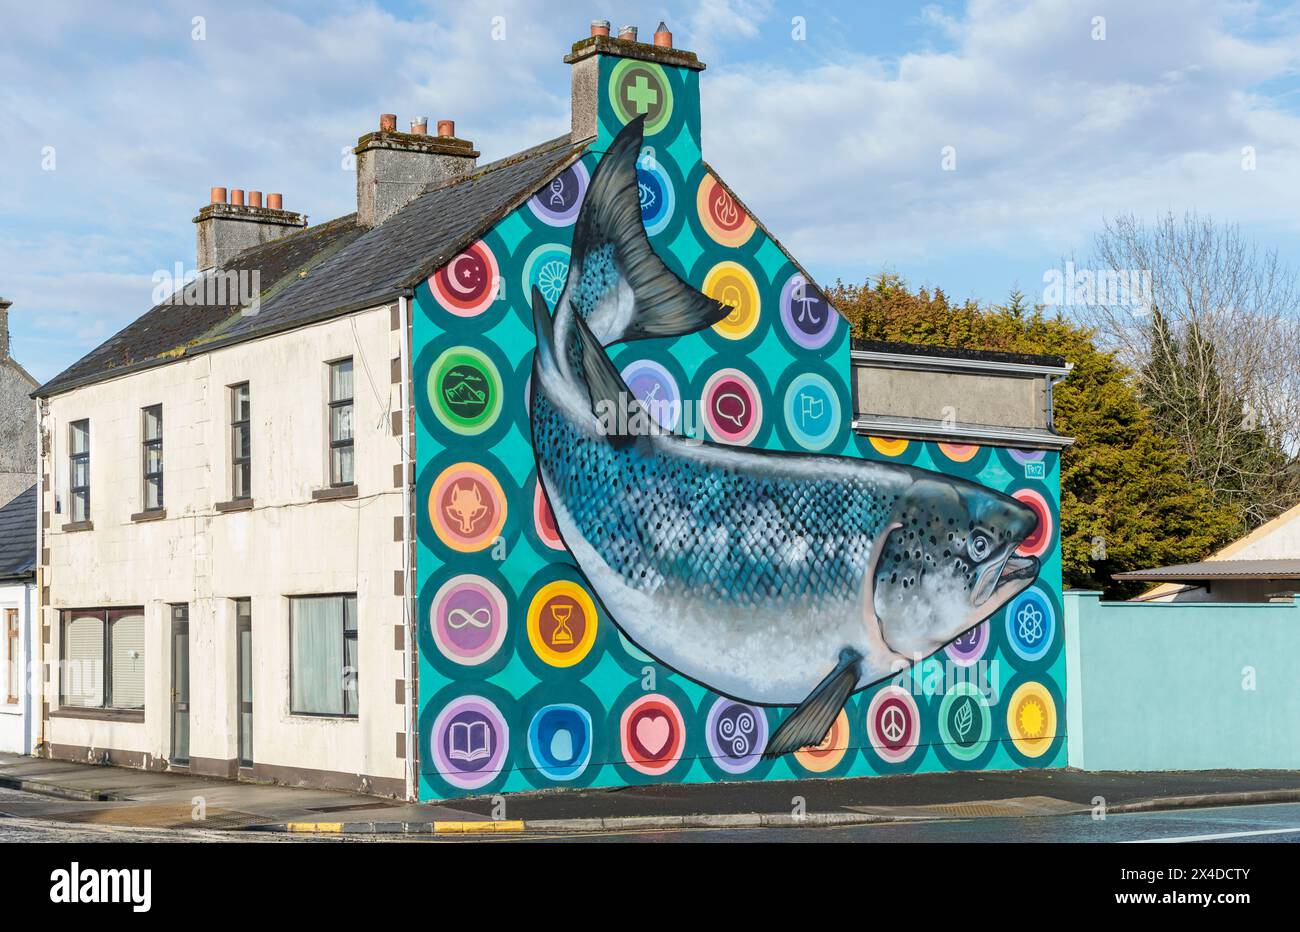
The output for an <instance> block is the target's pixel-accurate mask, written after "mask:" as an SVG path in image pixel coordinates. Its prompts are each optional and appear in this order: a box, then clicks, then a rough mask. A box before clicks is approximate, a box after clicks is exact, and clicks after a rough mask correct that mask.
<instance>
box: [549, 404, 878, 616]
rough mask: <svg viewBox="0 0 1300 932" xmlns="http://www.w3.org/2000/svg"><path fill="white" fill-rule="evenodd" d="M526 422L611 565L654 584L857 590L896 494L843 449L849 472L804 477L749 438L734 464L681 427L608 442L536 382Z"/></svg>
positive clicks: (716, 590)
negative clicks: (702, 448)
mask: <svg viewBox="0 0 1300 932" xmlns="http://www.w3.org/2000/svg"><path fill="white" fill-rule="evenodd" d="M532 423H533V439H534V448H535V450H536V452H537V459H538V463H539V464H540V465H541V468H542V469H543V470H544V471H545V472H546V474H547V475H548V476H549V477H550V479H551V481H552V482H553V483H554V487H555V490H556V494H557V496H558V499H559V501H558V503H557V504H560V505H562V506H563V508H564V510H565V511H566V512H568V513H569V514H570V515H571V516H572V519H573V521H574V522H575V524H576V525H577V529H578V533H580V534H581V535H582V537H583V539H584V540H586V541H588V542H589V543H590V544H592V546H593V547H595V549H596V550H597V552H598V553H599V555H600V556H601V558H602V559H603V560H604V561H605V563H606V564H607V565H608V566H609V567H610V568H611V569H613V570H614V571H615V572H617V573H619V574H620V575H622V576H623V578H624V579H626V580H628V581H629V582H630V583H631V584H632V585H633V586H634V587H636V588H637V589H641V590H644V591H646V592H649V593H655V592H659V591H661V590H663V589H664V588H665V587H669V588H671V587H681V590H682V591H688V592H692V593H696V594H698V593H700V592H705V593H708V595H709V597H710V598H712V599H714V600H717V601H718V602H722V603H726V604H734V603H737V602H738V603H740V604H748V605H757V604H761V603H767V602H770V601H772V600H777V601H796V600H797V601H806V600H807V599H808V598H809V597H812V598H813V599H814V600H816V599H819V598H821V597H822V596H829V595H836V596H837V597H838V596H839V595H841V594H843V593H846V592H857V591H859V590H860V589H861V587H862V583H863V575H864V573H865V572H866V569H867V567H868V563H869V557H870V549H871V542H872V540H873V538H874V536H875V534H876V533H877V532H878V531H879V530H880V528H881V527H883V526H884V524H885V522H886V521H887V520H888V518H889V515H890V512H891V509H892V507H893V505H894V503H895V502H896V501H897V498H898V495H897V493H896V492H894V493H891V492H889V491H888V490H883V489H880V488H876V487H873V486H872V484H871V482H870V480H869V478H868V475H869V472H870V469H871V465H870V464H868V463H863V462H853V461H846V462H853V465H854V466H855V467H856V468H857V470H858V471H859V476H858V477H856V478H850V479H847V480H846V479H844V478H840V477H837V478H835V479H831V478H824V479H809V478H807V477H806V476H796V475H790V474H787V475H782V474H781V459H780V458H774V457H761V456H758V455H754V454H750V455H748V456H747V455H746V454H747V452H748V451H744V450H736V451H734V454H733V455H734V457H735V463H734V464H733V465H732V466H730V467H725V466H720V465H716V464H713V463H709V462H707V461H704V460H702V459H701V458H699V457H696V456H693V455H692V450H693V449H694V447H693V444H692V442H691V440H690V439H688V438H684V437H680V436H663V435H661V436H655V437H644V438H641V439H640V440H638V442H635V443H629V444H623V445H620V446H615V445H614V444H611V443H609V442H608V441H607V440H605V439H603V438H601V437H599V436H598V435H595V434H594V433H589V432H586V431H584V430H582V429H581V428H579V427H577V426H575V425H574V424H572V423H571V422H570V421H568V420H567V419H565V418H563V417H562V416H561V415H560V413H559V412H558V411H557V410H556V408H555V406H554V405H553V404H552V403H551V402H550V401H549V400H548V399H547V398H546V397H545V396H544V395H541V394H539V395H538V396H537V397H535V398H534V399H533V417H532ZM593 424H594V417H593ZM810 554H811V555H812V558H809V555H810Z"/></svg>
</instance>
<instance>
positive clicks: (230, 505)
mask: <svg viewBox="0 0 1300 932" xmlns="http://www.w3.org/2000/svg"><path fill="white" fill-rule="evenodd" d="M252 510H253V500H252V499H251V498H238V499H235V500H234V501H232V502H217V511H219V512H221V513H222V514H225V513H226V512H230V511H252Z"/></svg>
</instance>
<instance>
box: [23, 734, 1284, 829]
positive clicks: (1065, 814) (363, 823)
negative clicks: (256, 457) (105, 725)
mask: <svg viewBox="0 0 1300 932" xmlns="http://www.w3.org/2000/svg"><path fill="white" fill-rule="evenodd" d="M0 788H8V789H10V790H14V791H18V792H14V793H8V794H0V815H3V816H6V817H8V819H9V820H19V821H21V820H32V821H44V822H49V821H54V822H59V823H62V824H65V825H77V826H81V827H83V829H86V830H90V828H91V827H107V826H114V827H117V826H126V827H134V828H137V829H141V830H160V829H161V830H176V831H181V830H202V831H219V830H224V831H227V832H229V831H232V830H243V829H260V830H263V831H266V832H279V833H289V834H311V835H336V836H337V835H355V836H361V835H370V836H381V835H382V836H393V835H452V836H469V835H473V836H475V837H482V836H488V835H493V836H504V835H514V836H516V837H517V836H518V835H519V834H520V833H527V834H529V835H534V834H537V835H553V834H557V833H559V834H569V833H606V834H608V833H637V832H655V831H674V830H689V829H712V830H743V829H775V828H793V829H799V830H809V829H816V828H841V829H843V828H847V827H853V826H858V827H861V826H871V825H881V824H904V823H906V824H913V825H915V824H916V823H921V822H936V821H952V820H978V821H979V825H980V828H981V829H982V830H989V829H992V828H993V827H994V826H995V824H997V820H1007V819H1015V820H1022V822H1023V820H1029V819H1044V818H1046V819H1052V818H1055V819H1063V818H1076V819H1077V818H1084V819H1088V820H1090V821H1093V822H1097V821H1105V820H1104V819H1098V818H1097V817H1098V816H1099V815H1105V816H1106V817H1107V818H1111V817H1114V816H1117V815H1120V814H1124V813H1140V812H1152V811H1166V810H1177V809H1189V808H1202V809H1203V808H1206V807H1223V806H1261V805H1264V804H1277V803H1300V772H1297V771H1195V772H1158V773H1106V772H1096V773H1094V772H1083V771H1078V770H1068V769H1066V770H1020V771H1002V772H957V773H936V774H916V775H905V776H889V777H865V778H858V779H838V780H800V781H777V782H761V783H759V782H755V783H712V784H670V785H662V784H661V785H653V786H644V787H617V788H608V789H577V790H563V791H550V792H535V793H520V794H512V795H509V796H506V797H504V803H502V802H501V801H500V799H494V798H491V797H477V798H468V799H457V800H451V801H448V802H446V803H438V804H431V803H421V804H406V803H402V802H398V801H393V800H382V799H377V798H375V797H369V796H361V795H358V794H354V793H344V792H335V791H327V790H309V789H301V788H295V787H284V786H275V785H266V784H251V783H237V782H233V781H227V780H220V779H215V778H207V777H194V776H189V775H186V774H176V773H149V772H146V771H141V770H130V769H125V768H117V767H111V766H101V765H93V764H79V763H71V762H67V761H50V760H43V759H38V758H29V757H19V756H16V755H9V754H0ZM503 809H504V811H502V810H503ZM0 821H4V820H0ZM11 824H15V825H16V824H17V823H16V822H11ZM986 837H987V836H986ZM750 840H756V839H750Z"/></svg>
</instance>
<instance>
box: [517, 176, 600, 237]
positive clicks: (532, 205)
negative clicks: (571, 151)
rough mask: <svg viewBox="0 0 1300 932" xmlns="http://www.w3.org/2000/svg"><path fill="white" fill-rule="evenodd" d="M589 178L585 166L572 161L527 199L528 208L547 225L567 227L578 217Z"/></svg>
mask: <svg viewBox="0 0 1300 932" xmlns="http://www.w3.org/2000/svg"><path fill="white" fill-rule="evenodd" d="M590 180H591V176H590V175H589V174H588V173H587V166H585V165H583V164H582V163H581V162H574V163H573V164H572V165H570V166H569V167H568V168H566V169H565V170H564V171H562V172H560V173H559V174H558V175H556V176H555V177H554V178H552V179H551V183H550V184H548V185H547V186H546V187H545V188H543V189H542V190H541V191H539V192H537V193H536V194H534V195H533V196H532V197H531V198H529V199H528V209H529V210H531V211H532V212H533V216H534V217H536V218H537V219H538V220H540V221H542V223H545V224H547V225H548V226H553V227H567V226H569V225H570V224H572V223H573V221H574V220H576V219H577V218H578V208H580V207H581V206H582V198H583V195H585V194H586V193H587V182H589V181H590Z"/></svg>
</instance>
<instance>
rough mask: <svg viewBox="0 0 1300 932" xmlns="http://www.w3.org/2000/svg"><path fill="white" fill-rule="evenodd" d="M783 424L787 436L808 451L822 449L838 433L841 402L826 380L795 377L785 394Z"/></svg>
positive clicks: (812, 377)
mask: <svg viewBox="0 0 1300 932" xmlns="http://www.w3.org/2000/svg"><path fill="white" fill-rule="evenodd" d="M785 423H786V426H787V427H789V428H790V434H791V435H792V436H793V437H794V439H795V440H797V441H798V442H799V444H800V445H801V446H803V447H805V448H807V449H809V450H823V449H825V448H826V447H827V446H828V445H829V444H830V442H831V441H832V440H834V439H835V436H836V434H838V433H839V430H840V399H839V396H838V395H836V394H835V389H834V388H833V387H832V386H831V383H830V382H828V381H827V380H826V379H825V378H823V377H822V376H820V375H816V374H814V373H811V372H810V373H805V374H804V375H801V376H798V377H797V378H795V380H794V381H793V382H791V383H790V387H789V388H788V389H786V392H785Z"/></svg>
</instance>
